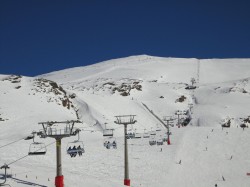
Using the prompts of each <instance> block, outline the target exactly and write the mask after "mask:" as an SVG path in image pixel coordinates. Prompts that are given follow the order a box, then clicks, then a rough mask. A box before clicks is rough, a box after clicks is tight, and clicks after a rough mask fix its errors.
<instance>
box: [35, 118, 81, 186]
mask: <svg viewBox="0 0 250 187" xmlns="http://www.w3.org/2000/svg"><path fill="white" fill-rule="evenodd" d="M75 123H82V122H80V121H78V120H77V121H75V120H71V121H61V122H58V121H48V122H40V123H38V124H40V125H42V126H43V131H41V132H40V137H42V138H47V137H50V138H55V139H56V178H55V186H56V187H64V177H63V175H62V149H61V141H62V139H63V138H66V137H70V136H75V135H77V134H78V133H79V132H80V129H79V128H75V127H74V125H75ZM55 124H64V128H58V126H55Z"/></svg>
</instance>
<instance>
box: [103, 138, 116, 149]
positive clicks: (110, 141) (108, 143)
mask: <svg viewBox="0 0 250 187" xmlns="http://www.w3.org/2000/svg"><path fill="white" fill-rule="evenodd" d="M103 146H104V147H105V148H107V149H110V148H113V149H117V142H116V139H115V138H114V137H108V138H106V139H105V140H104V142H103Z"/></svg>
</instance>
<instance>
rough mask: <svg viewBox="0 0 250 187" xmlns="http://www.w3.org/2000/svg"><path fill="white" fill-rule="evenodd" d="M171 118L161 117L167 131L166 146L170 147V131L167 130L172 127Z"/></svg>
mask: <svg viewBox="0 0 250 187" xmlns="http://www.w3.org/2000/svg"><path fill="white" fill-rule="evenodd" d="M173 120H174V119H173V118H172V116H163V121H166V122H167V130H168V132H167V135H168V145H170V130H169V128H170V127H169V126H172V127H173V126H174V125H173Z"/></svg>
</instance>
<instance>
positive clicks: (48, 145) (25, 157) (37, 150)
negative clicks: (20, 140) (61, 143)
mask: <svg viewBox="0 0 250 187" xmlns="http://www.w3.org/2000/svg"><path fill="white" fill-rule="evenodd" d="M54 143H56V142H55V141H54V142H52V143H50V144H48V145H46V146H45V147H49V146H50V145H52V144H54ZM41 149H43V148H41ZM41 149H38V150H36V151H35V152H37V151H40V150H41ZM28 156H30V155H29V154H27V155H25V156H23V157H20V158H19V159H17V160H14V161H12V162H10V163H8V164H6V165H8V166H9V165H11V164H14V163H16V162H18V161H19V160H22V159H24V158H26V157H28Z"/></svg>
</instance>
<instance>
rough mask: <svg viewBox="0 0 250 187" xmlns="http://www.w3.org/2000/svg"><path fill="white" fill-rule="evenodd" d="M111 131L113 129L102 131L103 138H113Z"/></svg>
mask: <svg viewBox="0 0 250 187" xmlns="http://www.w3.org/2000/svg"><path fill="white" fill-rule="evenodd" d="M113 131H114V129H104V130H103V136H108V137H113Z"/></svg>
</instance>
